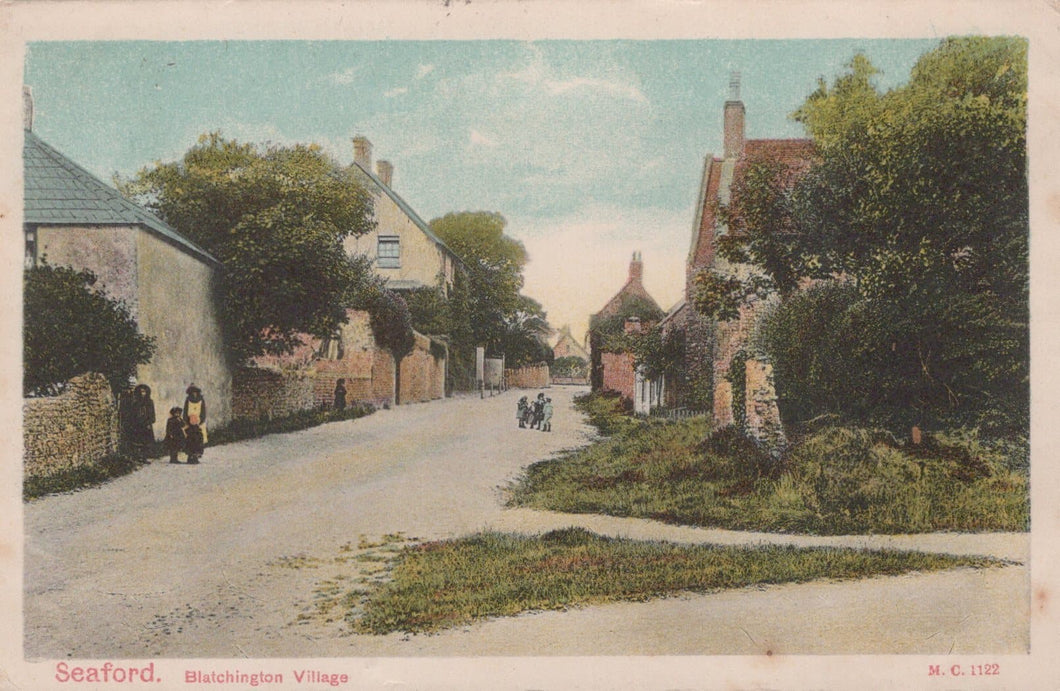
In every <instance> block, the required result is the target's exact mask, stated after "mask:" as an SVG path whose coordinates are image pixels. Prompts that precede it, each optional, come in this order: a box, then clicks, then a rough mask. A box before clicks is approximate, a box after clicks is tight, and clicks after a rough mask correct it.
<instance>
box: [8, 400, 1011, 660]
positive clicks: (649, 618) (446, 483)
mask: <svg viewBox="0 0 1060 691" xmlns="http://www.w3.org/2000/svg"><path fill="white" fill-rule="evenodd" d="M574 393H575V390H572V389H569V388H563V387H556V388H553V389H552V390H551V395H552V397H553V399H554V401H555V408H556V416H555V418H554V420H553V430H554V431H553V432H552V433H551V434H548V433H541V432H537V431H531V430H520V429H517V428H516V426H515V419H514V416H515V402H516V400H517V398H518V396H519V395H520V394H519V393H517V392H514V391H512V392H508V393H506V394H503V395H500V396H497V397H495V398H486V399H485V400H480V399H479V398H477V397H468V398H458V399H453V400H447V401H439V402H434V403H428V404H419V405H410V406H402V407H399V408H396V409H393V410H387V411H379V412H377V413H376V414H374V415H371V416H369V417H367V418H362V419H360V420H354V421H349V422H342V423H334V424H330V425H325V426H322V427H318V428H314V429H311V430H306V431H303V432H298V433H293V434H287V435H274V436H270V437H266V438H263V439H259V440H254V441H250V442H245V443H239V444H231V445H227V446H223V447H217V448H213V449H209V450H208V451H207V454H206V456H205V458H204V459H203V464H202V465H200V466H197V467H195V466H193V467H189V466H185V465H179V466H172V465H169V464H168V463H165V462H163V461H157V460H156V461H155V462H154V463H152V464H151V465H150V466H148V467H146V468H144V469H142V470H140V471H138V472H136V473H134V474H132V475H130V476H127V477H124V478H121V479H119V480H116V481H114V482H111V483H108V484H107V485H105V486H103V487H100V488H96V489H90V490H85V491H81V492H77V493H74V494H70V495H63V496H55V497H48V498H45V499H43V500H38V501H34V502H31V503H30V504H28V505H26V507H25V530H26V543H25V545H26V549H25V587H24V590H25V598H26V599H25V607H24V613H25V654H26V656H27V658H29V659H40V658H66V657H76V658H101V657H138V658H139V657H153V656H160V657H226V658H227V657H232V658H238V657H252V658H253V657H289V658H290V657H315V656H322V657H323V656H326V657H354V656H455V655H459V656H474V655H605V654H606V655H638V654H653V655H656V654H667V653H668V654H740V653H752V652H757V653H761V652H766V651H770V652H782V653H858V652H875V653H932V654H937V653H947V652H955V653H970V652H992V653H1022V652H1025V651H1026V650H1027V647H1028V645H1029V633H1028V621H1029V593H1028V591H1029V576H1028V573H1029V572H1028V568H1027V566H1026V565H1024V566H1012V567H1006V568H1000V569H989V570H984V571H974V570H967V569H965V570H956V571H949V572H943V573H932V574H909V575H905V576H901V577H895V578H874V579H867V580H863V581H857V582H818V583H810V584H803V585H790V586H775V587H769V588H765V589H745V590H740V591H733V592H724V593H718V594H713V595H697V596H681V597H676V598H671V599H666V600H660V601H656V602H651V603H620V604H615V605H609V606H603V607H592V608H587V609H582V610H575V611H570V612H550V613H544V614H532V615H526V616H521V617H515V618H509V619H500V620H496V621H490V622H485V623H482V624H479V625H475V626H472V627H468V628H465V629H461V630H455V631H448V632H444V633H442V634H439V635H434V636H412V637H407V636H401V635H391V636H375V637H373V636H360V635H344V634H343V633H342V627H341V624H340V623H337V622H327V621H325V618H322V617H313V616H310V617H302V618H300V617H299V615H300V614H301V615H305V614H307V613H312V612H313V604H314V591H315V590H318V589H320V588H321V587H324V586H326V585H327V584H328V582H329V581H330V582H333V583H338V584H340V585H342V584H343V583H344V581H342V580H341V579H342V578H343V577H344V574H347V573H348V572H349V564H337V563H336V562H335V558H336V557H337V556H338V555H342V554H347V555H348V554H352V553H358V549H357V547H356V546H357V543H358V542H359V541H361V538H362V537H363V538H365V539H366V540H367V541H378V540H379V539H380V538H381V537H382V536H384V535H387V534H396V533H401V534H403V535H404V536H405V537H407V538H421V539H435V538H444V537H454V536H458V535H464V534H467V533H471V532H474V531H477V530H481V529H485V528H496V529H502V530H521V531H526V532H537V531H543V530H549V529H552V528H557V527H565V526H570V525H584V526H586V527H589V528H591V529H593V530H596V531H597V532H600V533H607V534H614V535H625V536H630V537H640V538H662V539H669V540H676V541H688V542H699V541H716V542H727V543H740V542H760V541H792V542H798V543H800V544H852V545H866V546H898V547H904V548H908V549H929V550H937V551H947V552H960V553H973V554H994V555H997V556H1002V557H1007V558H1013V559H1019V560H1023V561H1024V562H1025V563H1026V559H1027V557H1028V549H1029V537H1028V536H1027V535H986V536H977V535H928V536H915V537H894V538H789V537H782V536H769V535H759V534H746V533H734V532H731V531H713V530H699V529H692V528H682V527H678V526H666V525H662V524H658V523H654V522H651V521H640V520H629V519H610V518H606V517H596V516H569V515H561V514H552V513H548V512H534V511H525V510H506V509H504V508H503V507H502V487H503V486H504V485H505V484H506V483H507V482H508V481H509V480H511V479H513V478H514V477H516V476H517V475H518V473H519V471H520V469H521V468H523V467H525V466H526V465H528V464H530V463H532V462H533V461H535V460H538V459H541V458H546V457H548V456H549V455H551V454H553V453H555V452H558V451H560V450H562V449H565V448H571V447H574V446H577V445H581V444H583V443H585V442H586V441H588V440H589V439H590V438H591V436H592V434H591V430H590V429H589V428H588V427H586V426H585V425H583V424H582V423H581V422H580V418H579V416H578V415H577V414H576V413H575V412H574V411H573V410H572V409H571V405H570V402H571V398H572V396H573V394H574ZM351 550H352V552H351ZM369 551H371V550H369ZM322 584H323V586H322ZM807 613H812V616H807Z"/></svg>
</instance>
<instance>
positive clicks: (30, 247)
mask: <svg viewBox="0 0 1060 691" xmlns="http://www.w3.org/2000/svg"><path fill="white" fill-rule="evenodd" d="M36 265H37V229H36V228H26V264H25V266H26V268H27V269H32V268H33V267H34V266H36Z"/></svg>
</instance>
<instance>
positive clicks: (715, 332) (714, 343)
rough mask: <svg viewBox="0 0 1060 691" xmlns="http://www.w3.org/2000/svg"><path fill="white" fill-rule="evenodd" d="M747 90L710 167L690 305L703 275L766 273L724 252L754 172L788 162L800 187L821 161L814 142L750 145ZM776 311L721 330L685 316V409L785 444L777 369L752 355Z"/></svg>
mask: <svg viewBox="0 0 1060 691" xmlns="http://www.w3.org/2000/svg"><path fill="white" fill-rule="evenodd" d="M739 87H740V85H739V76H738V75H734V77H733V80H732V81H731V82H730V96H729V100H727V101H726V102H725V106H724V116H723V130H724V131H723V135H724V136H723V152H722V156H721V157H716V156H714V155H713V154H708V155H707V157H706V160H705V162H704V166H703V177H702V181H701V183H700V190H699V200H698V203H697V205H696V216H695V221H694V223H693V228H692V243H691V247H690V249H689V253H688V261H687V264H686V273H685V303H686V304H687V305H691V304H692V302H693V295H694V285H695V284H694V279H695V277H696V275H697V274H699V273H700V272H702V271H708V270H712V271H715V272H717V273H720V274H723V275H726V274H727V275H734V276H738V277H741V278H747V277H749V276H751V275H752V274H754V273H755V272H757V271H759V269H757V268H756V267H753V266H751V265H747V264H734V263H732V262H729V261H727V260H726V259H725V258H724V257H721V256H719V255H718V254H717V251H716V250H717V241H718V239H719V238H720V237H722V236H724V235H727V234H728V233H729V229H728V228H727V227H726V225H725V224H724V223H723V222H722V220H721V218H720V217H719V209H720V208H721V207H724V206H726V205H728V204H729V202H730V200H731V196H732V190H733V189H734V187H736V186H737V185H738V184H739V183H740V181H741V180H742V179H743V178H744V177H745V176H746V174H747V171H748V170H749V168H750V167H751V166H752V165H753V164H754V163H756V162H760V161H761V162H766V161H769V162H775V163H780V164H782V165H783V166H784V167H785V169H786V170H787V171H789V173H790V179H791V180H794V178H795V176H796V175H797V174H798V173H799V172H800V171H803V170H805V169H807V168H808V167H809V165H810V163H811V161H812V158H813V155H814V148H813V142H812V140H810V139H747V138H746V137H745V134H744V132H745V127H744V125H745V115H746V110H745V108H744V104H743V102H742V101H741V100H740V95H739ZM768 305H769V301H768V300H765V301H762V300H759V301H755V300H753V299H752V300H751V301H749V302H748V303H747V304H746V305H744V306H743V307H742V308H741V310H740V316H739V318H737V319H734V320H732V321H728V322H717V323H716V322H712V321H711V320H710V319H708V318H707V317H704V316H703V315H701V314H699V313H698V312H697V311H696V310H694V309H688V308H685V309H683V310H681V312H682V314H681V315H679V316H680V318H679V319H678V318H674V319H673V320H671V321H672V324H671V325H670V328H671V329H677V330H679V331H680V332H681V336H682V338H683V341H684V343H683V345H684V354H685V355H684V357H685V378H684V381H683V382H680V385H679V386H676V387H674V388H675V394H676V395H677V396H678V398H680V399H681V400H680V401H677V402H678V403H680V404H681V405H689V406H692V407H703V408H705V409H707V410H709V411H710V412H711V413H712V416H713V420H714V424H715V426H717V427H721V426H725V425H730V424H733V423H734V422H735V423H740V424H743V425H744V426H745V429H746V430H747V431H748V432H749V433H751V434H752V435H753V436H756V437H758V438H760V439H763V440H767V438H774V437H777V438H778V439H779V441H780V443H781V444H782V443H783V431H782V429H781V427H780V414H779V411H778V409H777V406H776V395H775V391H774V389H773V385H772V367H771V365H770V364H769V363H768V362H767V361H766V360H765V359H763V357H762V355H761V354H760V353H755V352H751V350H750V348H749V338H750V336H751V333H752V331H753V329H754V326H755V323H756V320H757V319H758V317H759V316H761V314H763V312H764V310H765V309H766V308H767V307H768ZM777 435H779V437H778V436H777Z"/></svg>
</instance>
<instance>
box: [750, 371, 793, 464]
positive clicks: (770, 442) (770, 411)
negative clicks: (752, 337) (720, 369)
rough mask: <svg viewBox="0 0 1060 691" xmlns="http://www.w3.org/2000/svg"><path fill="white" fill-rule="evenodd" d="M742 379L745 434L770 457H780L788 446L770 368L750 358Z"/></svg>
mask: <svg viewBox="0 0 1060 691" xmlns="http://www.w3.org/2000/svg"><path fill="white" fill-rule="evenodd" d="M745 377H746V383H747V389H746V390H747V397H746V399H745V403H744V404H745V406H746V427H747V434H748V436H750V437H751V438H752V439H755V440H756V441H758V442H759V443H760V444H761V445H762V446H764V447H765V448H766V449H768V450H769V451H770V453H772V454H774V455H779V454H780V453H782V452H783V451H784V448H785V447H786V446H787V438H786V437H785V435H784V426H783V425H782V424H781V422H780V408H779V407H778V406H777V390H776V387H775V386H774V384H773V365H772V364H770V363H768V362H766V361H765V360H764V359H761V358H749V359H748V360H747V364H746V365H745Z"/></svg>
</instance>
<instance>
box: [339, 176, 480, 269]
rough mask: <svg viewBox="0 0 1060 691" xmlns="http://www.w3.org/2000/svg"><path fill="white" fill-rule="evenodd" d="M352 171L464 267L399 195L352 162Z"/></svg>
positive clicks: (458, 258)
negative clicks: (369, 183) (377, 190)
mask: <svg viewBox="0 0 1060 691" xmlns="http://www.w3.org/2000/svg"><path fill="white" fill-rule="evenodd" d="M352 169H353V170H356V171H357V172H360V173H362V174H364V175H365V176H367V177H368V179H369V180H370V181H371V182H372V184H374V185H375V186H376V187H378V188H379V189H380V190H382V192H383V193H384V194H385V195H386V196H388V197H390V198H391V199H392V200H393V201H394V203H395V204H397V205H398V208H399V209H401V212H402V213H404V214H405V215H406V216H408V217H409V220H411V221H412V222H413V223H414V224H415V225H416V227H417V228H419V229H420V230H422V231H423V234H424V235H426V236H427V237H428V238H430V240H431V242H433V243H434V244H436V245H438V246H439V247H441V248H442V249H443V250H445V251H446V252H448V253H449V254H450V255H452V257H453V259H455V260H456V262H457V264H459V265H460V266H464V262H463V261H461V259H460V257H459V256H458V255H457V254H456V252H454V251H453V250H451V249H449V246H448V245H446V244H445V243H444V242H442V239H441V238H440V237H438V236H437V235H435V234H434V231H432V230H431V227H430V226H429V225H427V223H426V222H425V221H424V220H423V219H422V218H420V216H419V214H417V213H416V211H415V210H414V209H413V208H412V207H411V206H409V204H408V202H406V201H405V200H404V199H402V198H401V195H400V194H398V193H397V192H395V191H394V190H392V189H390V187H389V186H388V185H384V184H383V181H382V180H380V179H379V178H377V177H376V176H375V173H373V172H372V171H370V170H368V169H367V168H365V167H364V166H362V165H361V164H360V163H358V162H356V161H354V162H353V167H352Z"/></svg>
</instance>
